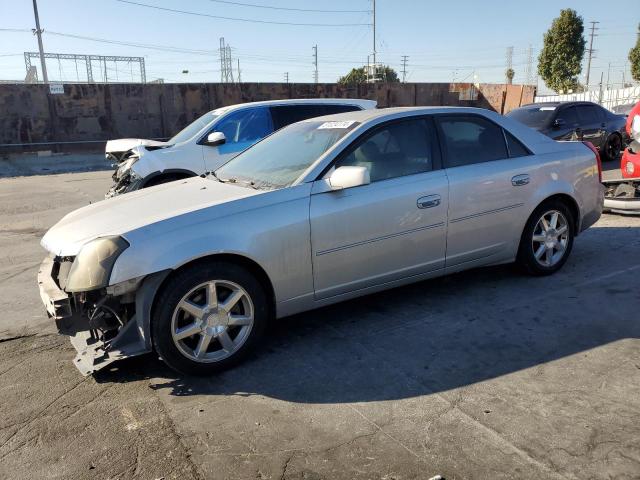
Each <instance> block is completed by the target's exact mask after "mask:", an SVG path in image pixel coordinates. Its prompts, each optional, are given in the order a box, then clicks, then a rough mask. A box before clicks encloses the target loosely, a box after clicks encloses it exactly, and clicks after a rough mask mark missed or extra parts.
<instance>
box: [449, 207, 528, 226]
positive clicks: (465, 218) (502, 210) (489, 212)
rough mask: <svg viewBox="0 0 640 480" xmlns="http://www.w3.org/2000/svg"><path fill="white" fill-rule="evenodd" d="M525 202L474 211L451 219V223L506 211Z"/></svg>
mask: <svg viewBox="0 0 640 480" xmlns="http://www.w3.org/2000/svg"><path fill="white" fill-rule="evenodd" d="M523 206H524V203H516V204H515V205H509V206H508V207H502V208H496V209H495V210H488V211H486V212H480V213H474V214H473V215H467V216H466V217H460V218H455V219H453V220H451V221H450V222H449V223H456V222H462V221H463V220H469V219H470V218H476V217H481V216H483V215H490V214H492V213H499V212H505V211H507V210H512V209H514V208H519V207H523Z"/></svg>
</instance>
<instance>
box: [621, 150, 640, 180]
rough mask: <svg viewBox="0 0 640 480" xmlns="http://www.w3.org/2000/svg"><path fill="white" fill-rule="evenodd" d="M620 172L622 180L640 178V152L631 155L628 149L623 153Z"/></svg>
mask: <svg viewBox="0 0 640 480" xmlns="http://www.w3.org/2000/svg"><path fill="white" fill-rule="evenodd" d="M636 143H637V142H636ZM620 170H621V171H622V178H640V152H636V153H631V150H629V149H628V148H627V149H626V150H625V151H624V152H623V153H622V160H621V161H620Z"/></svg>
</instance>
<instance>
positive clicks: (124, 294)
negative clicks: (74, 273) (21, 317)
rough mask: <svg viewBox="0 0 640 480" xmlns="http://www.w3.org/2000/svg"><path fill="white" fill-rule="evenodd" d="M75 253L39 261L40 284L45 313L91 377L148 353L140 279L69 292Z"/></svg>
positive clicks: (86, 373)
mask: <svg viewBox="0 0 640 480" xmlns="http://www.w3.org/2000/svg"><path fill="white" fill-rule="evenodd" d="M74 260H75V257H56V256H53V255H51V256H48V257H47V258H45V260H44V261H43V262H42V264H41V265H40V270H39V272H38V287H39V289H40V297H41V298H42V301H43V303H44V305H45V308H46V310H47V314H48V315H49V317H50V318H52V319H53V320H55V322H56V325H57V327H58V331H59V332H60V333H61V334H63V335H67V336H69V337H70V339H71V343H72V345H73V346H74V347H75V349H76V350H77V352H78V354H77V355H76V357H75V360H74V364H75V366H76V367H77V368H78V370H80V372H81V373H82V374H83V375H89V374H91V373H93V372H95V371H97V370H100V369H101V368H104V367H106V366H107V365H109V364H110V363H112V362H114V361H115V360H119V359H121V358H125V357H130V356H133V355H139V354H142V353H145V352H148V351H150V350H151V349H150V345H149V341H148V339H147V340H145V335H144V331H143V330H142V329H141V328H139V322H137V319H136V291H137V289H138V287H139V284H140V281H138V280H134V281H130V282H125V284H120V285H115V286H113V287H106V288H98V289H94V290H89V291H84V292H77V293H69V292H67V291H65V289H66V288H67V286H68V279H69V272H70V271H71V268H72V266H73V262H74Z"/></svg>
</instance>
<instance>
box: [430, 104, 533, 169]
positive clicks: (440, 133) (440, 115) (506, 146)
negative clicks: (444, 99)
mask: <svg viewBox="0 0 640 480" xmlns="http://www.w3.org/2000/svg"><path fill="white" fill-rule="evenodd" d="M452 117H453V118H480V119H482V120H484V121H486V122H489V123H492V124H493V125H495V126H496V127H498V128H499V129H500V130H501V132H502V141H503V142H504V149H505V151H506V152H507V157H505V158H498V159H495V160H488V161H486V162H475V163H469V164H467V165H458V166H455V167H454V166H451V167H449V166H446V163H447V160H448V156H449V152H448V150H447V146H446V142H445V140H444V132H443V131H442V128H441V126H440V121H439V119H440V118H452ZM433 118H434V123H435V125H436V129H437V132H438V138H439V141H440V151H441V161H442V168H443V169H449V168H461V167H468V166H471V165H479V164H482V163H490V162H500V161H503V160H511V159H512V158H522V157H512V156H511V152H510V151H509V142H507V135H506V133H505V132H508V133H509V134H510V135H511V136H512V137H513V138H515V139H516V140H517V141H518V142H519V143H520V144H521V145H522V147H523V148H524V149H525V150H526V151H527V155H526V156H529V155H533V152H532V151H531V149H529V148H528V147H527V146H526V145H525V144H523V143H522V142H521V141H520V140H519V139H518V137H516V136H515V135H514V134H513V133H511V132H510V131H509V130H507V129H506V128H504V127H503V126H502V125H500V124H499V123H497V122H495V121H493V120H492V119H490V118H488V117H486V116H484V115H480V114H479V113H436V114H434V115H433Z"/></svg>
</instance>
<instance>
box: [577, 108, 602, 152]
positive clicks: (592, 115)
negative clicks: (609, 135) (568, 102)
mask: <svg viewBox="0 0 640 480" xmlns="http://www.w3.org/2000/svg"><path fill="white" fill-rule="evenodd" d="M575 108H576V111H577V112H578V119H579V120H580V125H581V128H582V140H584V141H585V142H591V143H593V144H594V145H595V146H596V147H598V148H600V147H602V144H603V143H604V140H605V134H606V128H605V127H606V123H605V118H604V112H602V111H601V109H600V107H598V106H597V105H577V106H576V107H575Z"/></svg>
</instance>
